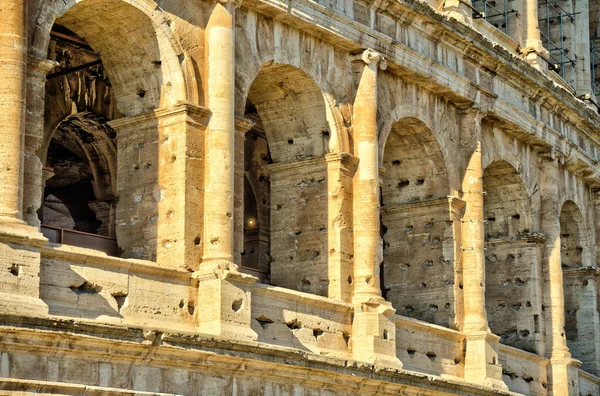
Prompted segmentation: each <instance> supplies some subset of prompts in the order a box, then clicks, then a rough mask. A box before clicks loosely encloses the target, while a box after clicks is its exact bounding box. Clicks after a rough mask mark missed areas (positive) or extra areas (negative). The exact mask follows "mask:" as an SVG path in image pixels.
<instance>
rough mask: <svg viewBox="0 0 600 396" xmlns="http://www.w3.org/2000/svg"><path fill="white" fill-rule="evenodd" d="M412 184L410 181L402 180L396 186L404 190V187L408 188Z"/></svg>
mask: <svg viewBox="0 0 600 396" xmlns="http://www.w3.org/2000/svg"><path fill="white" fill-rule="evenodd" d="M409 184H410V182H409V181H408V180H401V181H399V182H398V184H396V187H398V189H399V190H400V189H403V188H404V187H406V186H408V185H409Z"/></svg>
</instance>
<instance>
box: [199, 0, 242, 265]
mask: <svg viewBox="0 0 600 396" xmlns="http://www.w3.org/2000/svg"><path fill="white" fill-rule="evenodd" d="M236 6H237V4H235V3H234V2H231V1H230V2H226V3H224V4H221V3H217V4H216V5H215V8H214V10H213V12H212V14H211V16H210V18H209V20H208V24H207V26H206V36H205V40H206V41H205V46H206V55H207V56H206V59H210V62H208V64H207V66H206V70H207V74H208V78H207V107H208V108H210V110H211V111H212V116H211V118H210V122H209V124H208V130H207V131H206V138H205V148H206V151H205V161H206V162H205V167H204V181H205V184H204V192H205V195H206V196H207V197H210V199H206V200H205V202H204V237H203V256H202V265H201V271H207V272H212V271H215V270H219V271H220V270H232V271H237V265H235V264H234V262H233V261H234V179H235V166H234V162H235V143H234V141H235V115H234V113H235V109H234V99H235V8H236Z"/></svg>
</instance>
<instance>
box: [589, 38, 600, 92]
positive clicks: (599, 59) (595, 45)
mask: <svg viewBox="0 0 600 396" xmlns="http://www.w3.org/2000/svg"><path fill="white" fill-rule="evenodd" d="M590 52H591V54H590V59H591V63H592V66H591V70H592V89H593V92H594V95H596V97H597V98H598V100H600V40H594V39H592V40H591V42H590Z"/></svg>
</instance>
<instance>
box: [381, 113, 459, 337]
mask: <svg viewBox="0 0 600 396" xmlns="http://www.w3.org/2000/svg"><path fill="white" fill-rule="evenodd" d="M383 167H384V169H385V171H384V175H383V183H382V187H381V199H382V209H381V219H382V227H381V228H382V235H383V282H382V289H383V292H384V295H385V296H386V299H387V300H388V301H390V302H391V303H392V305H393V306H394V308H396V310H397V312H398V313H399V314H400V315H404V316H409V317H413V318H417V319H420V320H424V321H426V322H430V323H435V324H438V325H442V326H447V327H455V323H454V294H455V290H454V271H455V268H454V242H453V240H454V232H455V230H454V228H453V221H452V220H453V218H454V212H455V209H456V208H455V207H454V204H453V200H452V199H450V198H448V194H449V184H448V174H447V169H446V166H445V160H444V156H443V154H442V152H441V150H440V147H439V145H438V143H437V141H436V139H435V137H434V136H433V134H432V132H431V131H430V129H429V128H428V127H427V126H426V125H425V124H424V123H423V122H421V121H419V120H417V119H415V118H404V119H401V120H399V121H397V122H396V123H394V124H393V125H392V129H391V131H390V134H389V136H388V138H387V141H386V143H385V150H384V155H383Z"/></svg>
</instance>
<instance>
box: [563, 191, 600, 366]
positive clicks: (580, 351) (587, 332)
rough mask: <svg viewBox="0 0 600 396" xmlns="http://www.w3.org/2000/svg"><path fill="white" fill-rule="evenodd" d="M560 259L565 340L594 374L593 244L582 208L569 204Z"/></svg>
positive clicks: (573, 353) (564, 209)
mask: <svg viewBox="0 0 600 396" xmlns="http://www.w3.org/2000/svg"><path fill="white" fill-rule="evenodd" d="M559 221H560V259H561V265H562V271H563V291H564V303H565V327H564V329H565V338H566V340H567V346H568V347H569V350H570V352H571V354H572V356H573V357H574V358H575V359H578V360H581V361H582V363H583V367H585V368H586V370H590V371H591V372H594V371H595V368H596V367H597V364H598V358H597V356H596V347H595V342H594V339H595V336H596V333H597V330H596V328H595V326H591V325H590V318H593V317H595V316H596V315H598V312H597V310H596V308H595V305H594V304H591V303H590V302H591V301H592V300H593V299H594V298H595V296H596V290H595V289H596V287H597V286H596V282H595V280H594V278H595V277H594V276H589V275H588V274H586V271H585V268H586V267H591V265H592V257H591V253H592V252H591V250H590V248H591V244H590V239H589V234H588V230H587V227H586V221H585V218H584V216H583V213H582V212H581V210H580V209H579V206H578V205H577V204H576V203H575V201H573V200H566V201H565V202H564V203H563V205H562V207H561V211H560V217H559Z"/></svg>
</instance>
